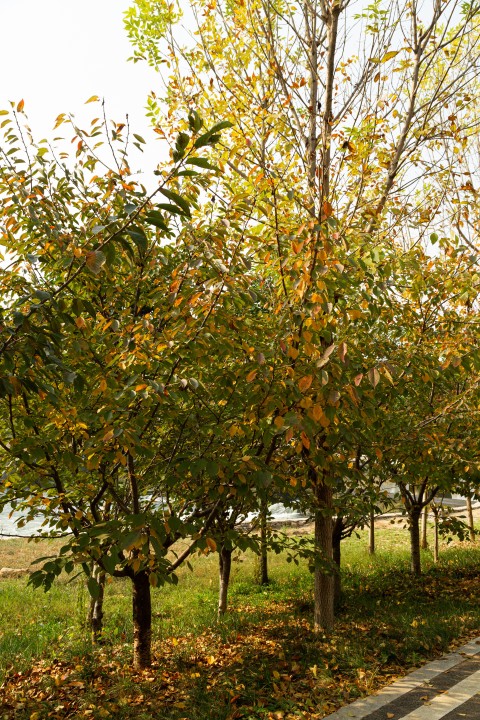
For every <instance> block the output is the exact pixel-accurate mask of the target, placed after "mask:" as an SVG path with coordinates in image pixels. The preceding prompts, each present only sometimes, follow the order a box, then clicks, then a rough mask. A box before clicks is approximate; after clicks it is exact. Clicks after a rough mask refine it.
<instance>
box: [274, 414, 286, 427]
mask: <svg viewBox="0 0 480 720" xmlns="http://www.w3.org/2000/svg"><path fill="white" fill-rule="evenodd" d="M273 424H274V425H275V426H276V427H278V428H281V427H283V425H284V424H285V420H284V419H283V417H281V416H280V415H278V416H277V417H276V418H275V420H274V421H273Z"/></svg>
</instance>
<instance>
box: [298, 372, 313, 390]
mask: <svg viewBox="0 0 480 720" xmlns="http://www.w3.org/2000/svg"><path fill="white" fill-rule="evenodd" d="M312 382H313V375H305V377H302V378H301V380H299V383H298V387H299V388H300V391H301V392H305V391H306V390H308V388H309V387H310V385H311V384H312Z"/></svg>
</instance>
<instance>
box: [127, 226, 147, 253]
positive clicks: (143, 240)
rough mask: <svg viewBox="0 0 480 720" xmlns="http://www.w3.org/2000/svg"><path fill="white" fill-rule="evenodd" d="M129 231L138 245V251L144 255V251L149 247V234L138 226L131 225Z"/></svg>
mask: <svg viewBox="0 0 480 720" xmlns="http://www.w3.org/2000/svg"><path fill="white" fill-rule="evenodd" d="M127 233H128V235H129V236H130V237H131V238H132V240H133V242H134V243H135V245H136V246H137V249H138V252H139V253H140V254H141V255H143V253H145V252H146V251H147V247H148V240H147V236H146V235H145V233H144V232H143V230H142V229H141V228H138V227H131V228H129V229H128V230H127Z"/></svg>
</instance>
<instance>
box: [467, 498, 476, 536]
mask: <svg viewBox="0 0 480 720" xmlns="http://www.w3.org/2000/svg"><path fill="white" fill-rule="evenodd" d="M467 519H468V532H469V534H470V542H472V543H473V542H475V525H474V523H473V510H472V497H471V495H470V493H468V494H467Z"/></svg>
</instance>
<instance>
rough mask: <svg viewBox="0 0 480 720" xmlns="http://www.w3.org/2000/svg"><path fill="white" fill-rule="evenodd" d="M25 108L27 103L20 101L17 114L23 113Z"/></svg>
mask: <svg viewBox="0 0 480 720" xmlns="http://www.w3.org/2000/svg"><path fill="white" fill-rule="evenodd" d="M24 107H25V101H24V100H20V102H19V103H18V105H17V112H22V110H23V108H24Z"/></svg>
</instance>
